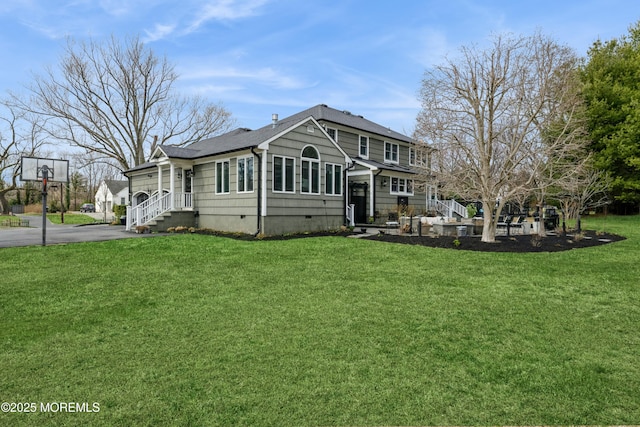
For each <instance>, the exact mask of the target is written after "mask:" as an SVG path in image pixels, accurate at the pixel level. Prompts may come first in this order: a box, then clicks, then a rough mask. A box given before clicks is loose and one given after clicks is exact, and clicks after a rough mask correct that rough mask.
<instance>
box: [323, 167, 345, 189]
mask: <svg viewBox="0 0 640 427" xmlns="http://www.w3.org/2000/svg"><path fill="white" fill-rule="evenodd" d="M324 180H325V183H324V192H325V194H328V195H332V196H341V195H342V165H335V164H332V163H327V164H325V174H324Z"/></svg>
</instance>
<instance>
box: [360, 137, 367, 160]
mask: <svg viewBox="0 0 640 427" xmlns="http://www.w3.org/2000/svg"><path fill="white" fill-rule="evenodd" d="M362 138H364V139H365V140H366V141H367V153H366V154H362V151H361V150H360V144H361V143H362ZM358 156H359V157H361V158H363V159H368V158H369V137H368V136H365V135H358Z"/></svg>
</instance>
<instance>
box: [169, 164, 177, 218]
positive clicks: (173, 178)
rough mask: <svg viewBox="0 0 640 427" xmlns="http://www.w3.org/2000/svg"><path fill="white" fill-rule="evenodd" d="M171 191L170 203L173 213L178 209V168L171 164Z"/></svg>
mask: <svg viewBox="0 0 640 427" xmlns="http://www.w3.org/2000/svg"><path fill="white" fill-rule="evenodd" d="M169 191H170V192H171V196H170V200H169V203H171V210H172V211H173V210H175V208H176V206H175V204H176V167H175V165H174V164H173V163H169Z"/></svg>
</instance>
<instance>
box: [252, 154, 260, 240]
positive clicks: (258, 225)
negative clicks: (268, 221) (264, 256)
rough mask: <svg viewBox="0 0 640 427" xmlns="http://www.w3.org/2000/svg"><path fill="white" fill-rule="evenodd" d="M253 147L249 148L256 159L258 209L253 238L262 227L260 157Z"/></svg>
mask: <svg viewBox="0 0 640 427" xmlns="http://www.w3.org/2000/svg"><path fill="white" fill-rule="evenodd" d="M254 150H255V147H251V154H253V155H254V156H255V157H257V159H258V201H257V202H258V207H257V213H258V215H257V216H258V219H257V221H256V222H257V224H256V226H257V230H256V233H255V234H254V236H257V235H258V234H260V231H261V227H262V220H261V218H262V157H261V156H260V154H258V153H256V152H255V151H254Z"/></svg>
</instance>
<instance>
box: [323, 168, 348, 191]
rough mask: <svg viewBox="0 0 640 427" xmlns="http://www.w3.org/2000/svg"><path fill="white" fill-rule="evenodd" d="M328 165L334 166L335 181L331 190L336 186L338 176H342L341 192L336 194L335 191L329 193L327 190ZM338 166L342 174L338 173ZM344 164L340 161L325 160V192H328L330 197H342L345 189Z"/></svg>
mask: <svg viewBox="0 0 640 427" xmlns="http://www.w3.org/2000/svg"><path fill="white" fill-rule="evenodd" d="M327 166H331V167H332V168H333V174H332V176H333V182H332V183H331V184H332V186H331V187H332V188H331V190H332V191H334V190H335V187H336V176H338V175H339V176H340V193H339V194H335V193H329V192H327V188H328V187H327ZM336 166H339V167H340V174H337V173H336ZM343 175H344V165H342V164H340V163H329V162H325V163H324V194H326V195H327V196H329V197H342V194H343V191H344V176H343Z"/></svg>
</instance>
